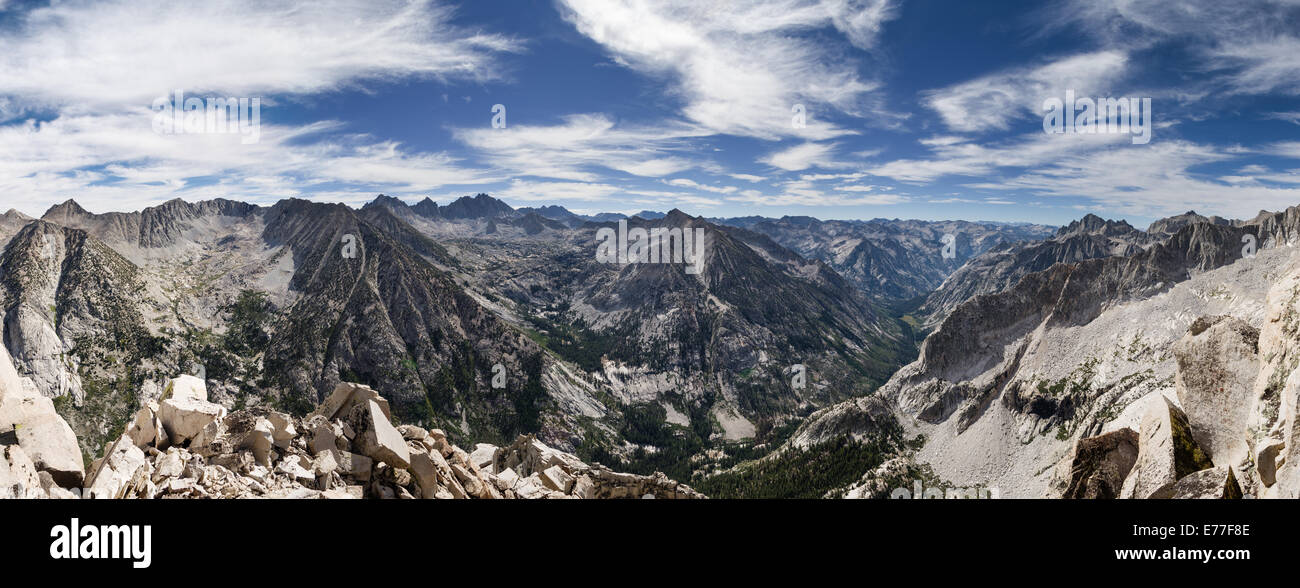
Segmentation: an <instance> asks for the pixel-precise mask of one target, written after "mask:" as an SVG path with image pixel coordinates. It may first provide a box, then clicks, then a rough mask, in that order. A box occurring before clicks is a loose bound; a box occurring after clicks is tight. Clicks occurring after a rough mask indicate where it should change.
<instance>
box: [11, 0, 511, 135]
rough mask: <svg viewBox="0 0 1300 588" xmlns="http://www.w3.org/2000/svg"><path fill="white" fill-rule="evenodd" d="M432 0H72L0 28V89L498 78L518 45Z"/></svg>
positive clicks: (97, 100) (82, 94) (260, 86)
mask: <svg viewBox="0 0 1300 588" xmlns="http://www.w3.org/2000/svg"><path fill="white" fill-rule="evenodd" d="M450 18H451V10H450V9H448V8H446V7H444V6H443V5H441V4H439V3H436V2H431V1H427V0H426V1H416V2H404V1H399V0H375V1H373V2H366V3H353V2H345V1H339V0H326V1H323V2H314V1H313V2H307V1H303V0H228V1H224V2H214V1H209V2H195V3H187V4H185V5H184V7H183V8H181V7H179V6H178V5H177V4H176V3H175V2H169V1H166V0H118V1H108V2H89V1H74V2H66V3H63V2H61V3H55V4H53V5H51V6H48V7H42V8H36V9H33V10H31V11H29V12H27V13H26V14H23V15H22V16H21V21H22V25H21V26H20V27H19V28H18V30H17V31H15V32H12V33H7V34H6V35H5V36H4V37H0V71H4V72H5V75H4V76H0V95H7V96H12V97H16V98H17V99H19V100H21V101H23V102H25V103H28V104H32V105H36V106H46V107H48V106H56V107H66V108H94V109H96V110H103V109H105V108H109V109H114V110H116V109H130V108H134V107H138V106H148V105H149V103H150V101H151V100H152V99H153V98H155V97H158V96H162V95H165V94H167V93H168V92H170V91H171V90H173V89H176V88H182V89H186V90H187V91H191V92H190V93H192V94H193V93H196V92H211V93H214V94H217V95H223V96H224V95H236V96H259V95H280V94H295V95H296V94H312V93H318V92H325V91H331V90H335V89H338V88H339V87H341V86H346V85H355V84H360V83H364V82H375V81H384V80H396V79H405V78H411V77H436V78H443V77H457V78H467V79H480V80H484V79H491V78H494V77H498V71H499V67H498V66H497V65H496V63H495V61H494V55H495V54H497V53H500V52H503V51H516V50H518V49H519V48H520V45H519V44H518V43H517V42H515V41H514V40H511V39H509V38H506V37H502V36H498V35H490V34H484V33H478V32H472V31H464V30H460V29H457V28H455V27H452V26H451V25H450V24H448V21H449V20H450Z"/></svg>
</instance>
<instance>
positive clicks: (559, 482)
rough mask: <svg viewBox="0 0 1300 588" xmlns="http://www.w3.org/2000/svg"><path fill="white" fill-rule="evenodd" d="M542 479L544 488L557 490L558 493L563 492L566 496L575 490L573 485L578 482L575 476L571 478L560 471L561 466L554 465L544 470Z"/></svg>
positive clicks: (566, 473)
mask: <svg viewBox="0 0 1300 588" xmlns="http://www.w3.org/2000/svg"><path fill="white" fill-rule="evenodd" d="M540 477H541V479H542V484H543V485H544V486H546V487H547V488H550V489H551V490H555V491H556V492H563V493H565V494H568V493H569V491H570V490H572V489H573V484H574V482H575V481H576V480H575V478H574V477H573V476H570V475H569V473H568V472H566V471H564V470H563V469H560V466H558V465H553V466H551V467H549V468H546V469H545V470H542V472H541V476H540Z"/></svg>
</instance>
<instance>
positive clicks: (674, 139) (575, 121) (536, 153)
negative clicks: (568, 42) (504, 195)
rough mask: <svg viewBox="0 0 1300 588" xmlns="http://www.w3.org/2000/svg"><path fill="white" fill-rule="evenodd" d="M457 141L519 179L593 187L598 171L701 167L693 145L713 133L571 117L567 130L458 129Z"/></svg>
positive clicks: (648, 172) (655, 173) (640, 172)
mask: <svg viewBox="0 0 1300 588" xmlns="http://www.w3.org/2000/svg"><path fill="white" fill-rule="evenodd" d="M454 134H455V137H456V138H457V139H458V140H460V141H461V142H463V143H465V144H466V145H468V146H470V147H472V148H474V149H476V150H478V151H480V152H481V153H482V154H483V155H484V156H485V158H486V159H485V162H486V163H487V164H490V165H494V166H496V167H499V168H501V169H504V170H507V171H510V172H511V173H515V174H519V175H531V176H539V177H548V178H555V179H561V180H572V181H580V182H591V181H595V180H597V179H598V177H599V175H598V174H596V173H595V172H593V171H591V169H590V168H592V167H602V168H606V169H609V170H615V171H621V172H626V173H629V174H632V175H636V176H645V177H661V176H665V175H670V174H675V173H678V172H681V171H684V170H687V169H691V168H693V167H696V166H697V165H698V164H697V162H696V161H694V160H693V159H692V158H689V157H687V156H685V155H689V154H690V151H691V146H690V143H689V141H688V140H689V139H691V138H694V137H698V136H701V135H706V134H708V132H707V131H706V130H704V129H700V128H697V127H694V126H691V125H686V124H671V123H669V124H664V125H661V126H659V127H653V128H652V127H619V126H618V125H616V124H615V123H614V121H612V120H610V119H609V117H607V116H605V115H601V114H580V115H572V116H568V117H566V118H565V119H564V122H563V123H562V124H558V125H550V126H540V125H510V126H509V127H507V128H504V129H494V128H488V127H480V128H474V129H456V130H455V131H454Z"/></svg>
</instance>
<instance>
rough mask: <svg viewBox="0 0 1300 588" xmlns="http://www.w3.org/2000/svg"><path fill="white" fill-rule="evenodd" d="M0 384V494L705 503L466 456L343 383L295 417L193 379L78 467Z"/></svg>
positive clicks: (494, 450)
mask: <svg viewBox="0 0 1300 588" xmlns="http://www.w3.org/2000/svg"><path fill="white" fill-rule="evenodd" d="M0 359H5V360H7V358H0ZM3 365H7V361H5V362H0V366H3ZM6 375H8V376H12V377H9V378H7V379H6ZM0 384H3V385H4V388H3V390H0V392H4V394H3V395H0V400H3V402H0V415H4V417H5V419H6V422H9V421H12V420H19V421H20V422H19V423H18V424H17V425H16V426H15V424H14V423H12V422H10V424H9V425H8V428H7V430H8V431H10V433H9V435H8V438H9V439H11V440H16V441H17V443H7V444H6V445H4V446H2V447H0V449H3V452H0V453H2V455H3V456H4V458H5V459H3V460H0V497H8V498H12V497H21V498H43V497H50V498H76V497H79V496H85V497H88V498H525V499H531V498H649V497H654V498H704V496H703V495H701V494H699V493H698V492H695V491H694V490H691V489H690V488H689V487H687V486H685V485H682V484H678V483H677V482H675V481H673V480H670V479H668V478H667V477H666V476H664V475H663V474H660V473H656V474H655V475H653V476H640V475H635V474H625V473H618V472H613V471H610V470H608V469H605V468H603V467H601V466H600V465H588V464H586V463H583V462H582V461H581V460H579V459H578V458H577V457H575V456H573V455H571V454H568V453H564V452H561V451H558V450H555V449H552V448H550V447H547V446H546V445H545V444H543V443H542V442H540V441H538V440H536V439H535V438H533V437H531V436H521V437H519V438H518V439H517V440H516V441H515V442H514V443H513V444H511V445H510V446H509V447H495V446H492V445H488V444H479V445H478V446H477V447H476V448H475V450H474V451H473V452H466V451H465V450H463V449H461V448H459V447H456V446H454V445H452V444H451V443H450V442H448V440H447V437H446V435H444V434H443V432H442V431H440V430H437V429H434V430H432V431H426V430H424V429H422V428H420V427H416V426H411V425H401V426H396V427H395V426H393V424H392V423H391V421H390V418H391V417H390V413H389V406H388V401H387V400H385V399H384V398H383V397H382V396H380V395H379V394H378V393H377V392H375V391H374V390H372V389H370V388H369V387H367V386H363V385H359V384H351V383H342V384H339V385H338V386H337V387H336V388H335V389H334V392H333V393H332V394H330V396H329V397H328V398H327V399H326V400H325V402H323V403H322V404H321V405H320V406H318V407H317V408H316V410H315V411H313V412H312V413H311V414H310V415H309V416H308V417H307V418H304V419H299V418H295V417H293V416H290V415H288V414H285V413H281V412H276V411H273V410H268V409H263V408H252V409H244V410H238V411H234V412H230V413H227V411H226V409H225V408H224V407H222V406H221V405H219V404H216V403H213V402H209V401H208V399H207V393H206V389H205V386H204V383H203V381H202V380H200V379H198V378H195V377H193V376H181V377H179V378H175V379H173V380H171V381H170V382H169V383H168V384H167V387H166V390H165V391H164V393H163V396H162V398H161V399H160V400H157V401H148V402H147V403H146V404H145V406H143V407H142V408H140V410H139V411H138V412H137V413H136V415H135V418H134V420H133V421H132V422H130V423H129V424H128V425H127V428H126V431H125V432H123V433H122V435H121V436H120V437H119V438H118V439H117V440H116V441H114V442H112V443H110V444H108V446H107V447H105V449H104V457H102V458H100V459H98V460H96V461H95V462H94V463H92V464H91V465H90V467H89V468H88V469H87V470H85V472H84V473H83V471H82V469H81V467H82V461H81V455H80V453H79V451H78V450H77V449H76V440H75V437H71V429H69V428H68V426H67V424H66V423H64V422H63V421H62V419H61V418H59V417H58V415H57V414H55V413H54V410H53V405H52V404H51V403H50V401H49V400H48V399H45V398H44V397H41V396H40V395H39V394H38V393H36V392H35V390H34V388H33V389H31V390H30V391H29V393H24V392H23V390H24V388H23V387H22V383H21V381H20V380H18V378H17V376H16V374H15V373H13V371H12V366H9V370H8V372H7V374H6V372H5V371H3V368H0ZM11 384H12V385H16V386H17V387H14V386H11ZM15 391H17V392H18V394H12V392H15ZM32 395H34V398H33V396H32ZM41 400H44V403H41V402H40V401H41ZM11 406H22V407H27V408H26V409H24V410H21V411H20V410H10V407H11ZM32 407H35V408H32ZM59 425H62V427H61V428H60V427H59ZM15 430H16V431H17V432H18V433H17V434H14V431H15ZM26 431H34V432H35V434H36V435H37V436H39V437H40V438H41V439H40V441H39V442H37V441H36V440H33V438H32V436H31V435H28V434H27V433H26ZM52 433H58V434H52ZM83 480H84V484H83Z"/></svg>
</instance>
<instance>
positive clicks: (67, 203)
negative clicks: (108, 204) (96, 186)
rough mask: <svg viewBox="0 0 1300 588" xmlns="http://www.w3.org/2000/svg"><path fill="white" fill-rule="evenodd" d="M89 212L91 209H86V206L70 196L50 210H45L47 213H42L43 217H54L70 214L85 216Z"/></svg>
mask: <svg viewBox="0 0 1300 588" xmlns="http://www.w3.org/2000/svg"><path fill="white" fill-rule="evenodd" d="M89 214H90V211H88V210H86V209H85V208H82V206H81V205H80V204H78V203H77V201H76V200H73V199H72V198H69V199H67V200H64V201H63V202H60V203H58V204H55V205H54V206H51V207H50V208H49V210H46V211H45V214H43V215H41V218H43V219H52V218H59V217H68V216H83V215H89Z"/></svg>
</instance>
